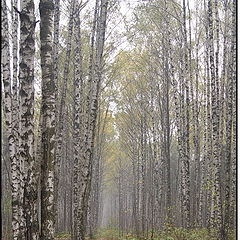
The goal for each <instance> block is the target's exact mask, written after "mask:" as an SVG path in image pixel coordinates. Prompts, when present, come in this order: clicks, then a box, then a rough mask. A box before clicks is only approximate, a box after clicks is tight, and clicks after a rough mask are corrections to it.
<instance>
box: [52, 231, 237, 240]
mask: <svg viewBox="0 0 240 240" xmlns="http://www.w3.org/2000/svg"><path fill="white" fill-rule="evenodd" d="M214 235H215V234H214V232H213V231H211V232H209V231H208V230H207V229H204V228H202V229H189V230H187V229H184V228H169V229H167V230H163V231H160V232H155V233H154V234H153V235H152V234H151V233H149V234H148V236H145V237H141V238H137V237H136V236H135V235H133V234H130V233H125V234H120V232H119V230H117V229H101V230H99V231H98V233H97V234H96V236H95V237H94V239H89V238H87V240H218V238H217V237H214ZM227 239H228V240H236V236H235V234H234V232H232V231H231V232H230V233H229V235H228V237H227ZM55 240H71V235H70V234H69V233H59V234H57V236H56V238H55Z"/></svg>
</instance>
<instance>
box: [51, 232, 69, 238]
mask: <svg viewBox="0 0 240 240" xmlns="http://www.w3.org/2000/svg"><path fill="white" fill-rule="evenodd" d="M55 238H56V239H59V240H60V239H71V234H70V233H68V232H59V233H56V234H55Z"/></svg>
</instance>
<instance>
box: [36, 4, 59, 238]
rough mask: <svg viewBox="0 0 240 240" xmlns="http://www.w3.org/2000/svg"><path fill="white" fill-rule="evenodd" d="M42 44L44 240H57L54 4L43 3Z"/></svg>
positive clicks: (42, 223)
mask: <svg viewBox="0 0 240 240" xmlns="http://www.w3.org/2000/svg"><path fill="white" fill-rule="evenodd" d="M39 9H40V18H41V24H40V40H41V68H42V107H41V114H42V144H41V148H42V156H41V157H42V161H41V236H40V237H41V239H42V240H43V239H44V240H53V238H54V231H55V212H54V209H55V207H54V204H55V202H54V155H55V121H56V119H55V107H56V103H55V82H54V79H53V61H52V47H53V41H52V31H53V12H54V3H53V0H41V1H40V4H39Z"/></svg>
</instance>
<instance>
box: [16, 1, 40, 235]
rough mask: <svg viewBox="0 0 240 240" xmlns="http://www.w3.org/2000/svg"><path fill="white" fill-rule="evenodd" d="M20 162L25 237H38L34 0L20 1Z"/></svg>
mask: <svg viewBox="0 0 240 240" xmlns="http://www.w3.org/2000/svg"><path fill="white" fill-rule="evenodd" d="M20 20H21V25H20V26H21V27H20V65H19V66H20V69H19V81H20V116H21V119H20V148H19V151H20V162H21V164H23V166H24V167H23V169H22V171H23V173H22V174H23V193H21V194H22V195H21V197H22V198H23V202H22V203H23V217H24V223H23V226H21V227H23V229H24V230H23V231H24V236H23V237H24V239H26V240H30V239H31V240H35V239H38V235H39V234H38V217H37V182H36V169H35V155H34V126H33V124H34V119H33V116H34V107H33V104H34V86H33V84H34V58H35V57H34V55H35V36H34V34H35V33H34V32H35V25H36V20H35V14H34V1H32V0H22V1H21V12H20Z"/></svg>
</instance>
